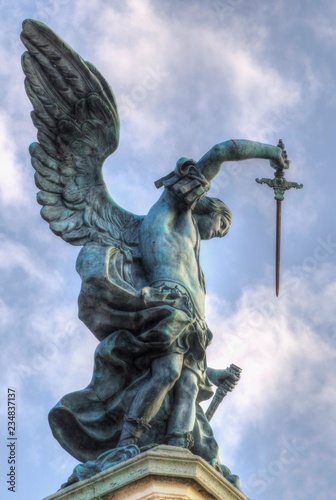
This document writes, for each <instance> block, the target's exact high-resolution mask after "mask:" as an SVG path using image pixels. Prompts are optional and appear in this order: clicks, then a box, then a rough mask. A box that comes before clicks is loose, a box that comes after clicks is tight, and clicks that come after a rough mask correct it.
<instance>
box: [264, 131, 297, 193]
mask: <svg viewBox="0 0 336 500" xmlns="http://www.w3.org/2000/svg"><path fill="white" fill-rule="evenodd" d="M277 146H278V148H281V149H282V157H283V159H284V160H285V161H286V162H287V163H288V165H287V166H285V167H284V166H281V165H279V164H278V163H276V162H274V161H270V165H271V167H272V168H274V169H275V173H274V179H266V178H265V177H263V178H262V179H256V182H258V184H267V186H269V187H271V188H273V190H274V199H275V200H280V201H282V200H283V199H284V193H285V191H288V189H291V188H295V189H302V188H303V184H298V183H297V182H290V181H287V179H285V172H284V170H285V169H287V168H289V161H288V160H287V151H286V150H285V145H284V143H283V141H282V139H279V142H278V145H277Z"/></svg>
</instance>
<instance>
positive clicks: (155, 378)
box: [118, 353, 183, 446]
mask: <svg viewBox="0 0 336 500" xmlns="http://www.w3.org/2000/svg"><path fill="white" fill-rule="evenodd" d="M182 366H183V354H179V353H172V354H168V355H166V356H162V357H160V358H156V359H154V360H153V361H152V364H151V372H152V376H151V378H150V380H149V381H148V382H147V383H146V384H144V386H143V387H142V388H141V389H140V391H139V392H138V393H137V395H136V396H135V398H134V400H133V402H132V405H131V407H130V410H129V413H128V415H126V417H125V422H124V425H123V427H122V431H121V436H120V440H119V444H118V446H124V445H126V444H137V443H138V442H139V439H140V437H141V436H142V434H143V432H144V431H145V430H147V429H149V428H150V421H151V420H152V418H153V417H155V415H156V414H157V412H158V411H159V409H160V408H161V405H162V403H163V400H164V398H165V396H166V394H167V393H168V391H170V389H171V388H172V387H173V386H174V384H175V382H176V381H177V380H178V379H179V377H180V375H181V370H182Z"/></svg>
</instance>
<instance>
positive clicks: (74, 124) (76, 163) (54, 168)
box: [21, 19, 142, 249]
mask: <svg viewBox="0 0 336 500" xmlns="http://www.w3.org/2000/svg"><path fill="white" fill-rule="evenodd" d="M21 39H22V42H23V43H24V45H25V46H26V48H27V49H28V51H27V52H25V53H24V54H23V56H22V67H23V71H24V73H25V75H26V79H25V87H26V92H27V95H28V97H29V99H30V101H31V103H32V104H33V107H34V111H33V112H32V120H33V122H34V125H35V126H36V128H37V129H38V134H37V138H38V143H33V144H31V146H30V154H31V156H32V164H33V167H34V168H35V170H36V174H35V181H36V185H37V187H38V188H39V189H40V191H39V193H38V196H37V200H38V202H39V203H40V204H41V205H43V208H42V209H41V215H42V217H43V219H45V220H46V221H47V222H49V225H50V228H51V230H52V231H53V232H54V233H55V234H57V235H58V236H61V237H62V238H63V239H64V240H65V241H67V242H69V243H71V244H73V245H84V244H85V243H87V242H89V241H96V242H99V243H101V244H103V245H116V246H122V245H124V246H126V247H127V248H129V249H131V248H132V247H136V246H137V244H138V231H139V225H140V223H141V220H142V217H141V216H136V215H134V214H132V213H130V212H127V211H126V210H123V209H122V208H121V207H120V206H119V205H117V203H115V202H114V200H113V199H112V198H111V197H110V196H109V193H108V191H107V188H106V186H105V183H104V180H103V176H102V165H103V162H104V160H105V159H106V158H107V157H108V156H109V155H110V154H111V153H113V152H114V151H115V150H116V148H117V146H118V140H119V117H118V112H117V106H116V102H115V98H114V95H113V92H112V90H111V88H110V87H109V85H108V84H107V82H106V81H105V79H104V78H103V77H102V75H101V74H100V73H99V72H98V70H97V69H96V68H95V67H94V66H93V65H92V64H91V63H89V62H86V61H84V60H83V59H82V58H81V57H80V56H79V55H78V54H77V53H76V52H75V51H74V50H73V49H72V48H71V47H69V45H67V44H66V43H65V42H64V41H63V40H62V39H61V38H59V37H58V36H57V35H56V34H55V33H54V32H53V31H51V30H50V29H49V28H48V27H47V26H46V25H44V24H43V23H40V22H37V21H33V20H29V19H28V20H26V21H24V23H23V31H22V34H21Z"/></svg>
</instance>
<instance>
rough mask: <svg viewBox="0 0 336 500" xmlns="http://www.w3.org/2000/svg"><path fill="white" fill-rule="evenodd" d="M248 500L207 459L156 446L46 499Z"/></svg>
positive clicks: (174, 448) (176, 449)
mask: <svg viewBox="0 0 336 500" xmlns="http://www.w3.org/2000/svg"><path fill="white" fill-rule="evenodd" d="M112 499H113V500H168V499H169V500H246V497H245V495H243V494H242V493H240V492H239V491H238V490H237V489H236V488H235V487H234V486H232V484H231V483H229V482H228V481H227V480H226V479H224V478H223V477H222V476H221V474H219V473H218V472H217V471H216V470H215V469H214V468H213V467H211V466H210V465H209V464H208V463H207V462H205V460H203V459H202V458H200V457H197V456H196V455H193V454H192V453H191V452H190V451H188V450H186V449H183V448H176V447H173V446H156V447H155V448H152V449H150V450H148V451H146V452H145V453H142V454H141V455H138V456H137V457H134V458H131V459H130V460H128V461H127V462H123V463H121V464H118V465H117V466H115V467H112V468H110V469H107V470H106V471H104V472H101V473H100V474H97V475H96V476H94V477H92V478H91V479H87V480H85V481H81V482H79V483H76V484H73V485H72V486H69V487H68V488H65V489H64V490H61V491H59V492H57V493H55V494H54V495H51V496H48V497H47V498H45V499H44V500H112Z"/></svg>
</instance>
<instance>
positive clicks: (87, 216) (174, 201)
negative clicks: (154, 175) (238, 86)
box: [21, 20, 288, 485]
mask: <svg viewBox="0 0 336 500" xmlns="http://www.w3.org/2000/svg"><path fill="white" fill-rule="evenodd" d="M21 38H22V41H23V43H24V45H25V46H26V48H27V50H28V51H27V52H25V53H24V55H23V59H22V65H23V70H24V73H25V75H26V80H25V85H26V91H27V94H28V97H29V99H30V100H31V102H32V104H33V107H34V111H33V112H32V119H33V122H34V125H35V126H36V128H37V129H38V143H33V144H32V145H31V146H30V154H31V156H32V164H33V167H34V168H35V170H36V174H35V179H36V185H37V187H38V188H39V190H40V191H39V193H38V197H37V200H38V202H39V203H40V204H41V205H42V209H41V215H42V217H43V219H45V220H46V221H47V222H48V223H49V225H50V228H51V230H52V231H53V232H54V233H55V234H56V235H58V236H61V237H62V238H63V239H64V240H65V241H67V242H69V243H71V244H73V245H79V246H82V247H83V248H82V249H81V251H80V253H79V256H78V259H77V271H78V273H79V274H80V276H81V279H82V287H81V291H80V295H79V317H80V319H81V320H82V321H83V322H84V323H85V325H86V326H87V327H88V328H89V329H90V330H91V332H92V333H93V334H94V335H95V336H96V337H97V339H98V340H99V341H100V343H99V345H98V347H97V350H96V353H95V363H94V370H93V377H92V380H91V383H90V384H89V386H88V387H86V388H85V389H83V390H81V391H78V392H74V393H72V394H68V395H66V396H64V397H63V398H62V399H61V400H60V402H59V403H58V404H57V405H56V406H55V407H54V408H53V409H52V410H51V412H50V415H49V421H50V426H51V428H52V432H53V434H54V436H55V437H56V439H57V440H58V441H59V442H60V444H61V445H62V446H63V447H64V448H65V449H66V450H67V451H68V452H69V453H71V455H73V456H74V457H75V458H77V459H78V460H80V461H81V462H83V465H81V466H78V467H76V469H75V471H74V474H73V475H72V476H71V477H70V478H69V481H68V483H67V484H70V483H71V482H74V481H77V480H79V479H82V478H85V477H90V476H91V475H93V474H95V473H96V472H99V471H100V470H103V469H104V468H106V467H108V466H111V465H113V464H115V463H117V462H118V461H120V460H124V459H126V458H127V457H129V456H133V455H134V454H137V453H140V452H141V451H142V450H144V449H147V448H148V447H150V446H151V445H152V444H153V443H156V444H169V445H173V446H180V447H187V448H189V449H190V450H191V451H192V452H193V453H195V454H197V455H200V456H201V457H203V458H204V459H205V460H207V461H208V462H209V463H211V464H212V465H213V466H214V467H216V468H217V470H219V471H220V472H222V473H223V475H224V476H225V477H227V478H228V479H229V480H230V481H232V482H233V483H234V484H236V485H238V483H237V477H236V476H233V475H231V473H230V471H229V470H228V469H227V468H226V467H225V466H223V465H221V464H220V461H219V457H218V446H217V442H216V440H215V438H214V436H213V433H212V429H211V427H210V425H209V421H208V419H207V417H206V416H205V414H204V412H203V409H202V408H201V406H200V404H199V403H200V402H201V401H203V400H205V399H208V398H210V397H211V395H212V394H213V389H212V385H215V386H220V385H221V384H223V383H225V384H226V388H227V389H228V390H232V389H233V388H234V386H235V385H236V383H237V381H238V379H239V371H238V372H235V371H234V370H232V369H230V368H229V369H226V370H215V369H211V368H208V367H207V364H206V349H207V347H208V345H209V344H210V342H211V338H212V333H211V332H210V330H209V328H208V326H207V324H206V322H205V311H204V301H205V284H204V277H203V273H202V270H201V267H200V263H199V251H200V241H201V240H207V239H210V238H214V237H223V236H225V234H226V233H227V232H228V230H229V227H230V223H231V212H230V210H229V209H228V207H227V206H226V205H225V204H224V203H223V202H222V201H220V200H218V199H214V198H210V197H208V196H207V192H208V190H209V189H210V181H211V180H212V179H213V178H214V177H215V176H216V175H217V173H218V172H219V170H220V167H221V164H222V163H223V162H225V161H234V160H245V159H248V158H264V159H268V160H271V161H272V162H273V163H275V164H276V165H278V166H279V168H282V169H283V168H287V166H288V162H287V160H286V156H285V155H284V153H283V151H282V149H281V148H280V147H277V146H271V145H267V144H261V143H258V142H252V141H247V140H231V141H226V142H223V143H220V144H217V145H216V146H214V147H213V148H211V149H210V151H209V152H208V153H206V154H205V155H204V156H203V157H202V158H201V159H200V160H199V161H197V162H195V161H193V160H191V159H187V158H181V159H180V160H178V162H177V164H176V167H175V169H174V170H173V171H172V172H171V173H169V174H168V175H167V176H166V177H164V178H162V179H160V180H158V181H157V182H156V187H157V188H162V187H163V192H162V194H161V196H160V197H159V199H158V201H157V202H156V203H155V204H154V205H153V207H152V208H151V209H150V211H149V212H148V214H147V215H146V216H138V215H134V214H132V213H130V212H127V211H126V210H124V209H122V208H121V207H120V206H118V205H117V204H116V203H115V202H114V200H113V199H112V198H111V197H110V195H109V193H108V191H107V189H106V186H105V183H104V180H103V176H102V166H103V162H104V160H105V159H106V158H107V157H108V156H109V155H110V154H112V153H113V152H114V151H115V149H116V148H117V146H118V137H119V118H118V112H117V105H116V101H115V98H114V95H113V92H112V90H111V88H110V87H109V85H108V84H107V82H106V81H105V79H104V78H103V77H102V75H101V74H100V73H99V71H98V70H97V69H96V68H95V67H94V66H93V65H92V64H91V63H89V62H86V61H84V60H83V59H82V58H81V57H80V56H79V55H78V54H77V53H76V52H74V51H73V50H72V49H71V48H70V47H69V46H68V45H67V44H66V43H65V42H64V41H63V40H61V39H60V38H59V37H58V36H57V35H56V34H55V33H53V32H52V31H51V30H50V29H49V28H48V27H47V26H45V25H44V24H42V23H39V22H37V21H32V20H26V21H25V22H24V23H23V32H22V35H21Z"/></svg>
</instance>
